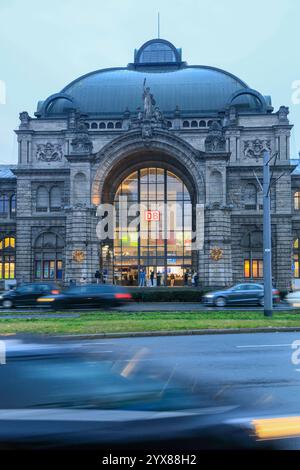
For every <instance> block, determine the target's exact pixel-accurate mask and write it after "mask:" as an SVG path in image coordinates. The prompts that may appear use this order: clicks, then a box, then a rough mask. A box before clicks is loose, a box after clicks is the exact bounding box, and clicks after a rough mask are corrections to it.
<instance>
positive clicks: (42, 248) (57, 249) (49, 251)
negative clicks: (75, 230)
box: [34, 232, 64, 280]
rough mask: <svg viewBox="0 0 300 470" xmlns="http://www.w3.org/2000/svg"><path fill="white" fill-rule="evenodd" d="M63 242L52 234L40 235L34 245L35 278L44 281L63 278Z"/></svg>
mask: <svg viewBox="0 0 300 470" xmlns="http://www.w3.org/2000/svg"><path fill="white" fill-rule="evenodd" d="M63 250H64V242H63V240H62V239H61V238H60V237H59V236H58V235H56V234H55V233H52V232H45V233H42V234H41V235H39V237H38V238H37V239H36V241H35V245H34V277H35V279H42V280H61V279H62V278H63Z"/></svg>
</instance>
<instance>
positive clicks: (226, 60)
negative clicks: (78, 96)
mask: <svg viewBox="0 0 300 470" xmlns="http://www.w3.org/2000/svg"><path fill="white" fill-rule="evenodd" d="M158 11H159V12H160V18H161V28H160V31H161V34H160V36H161V37H162V38H164V39H167V40H169V41H171V42H172V43H173V44H174V45H175V46H176V47H181V48H182V55H183V60H185V61H187V62H188V64H190V65H198V64H201V65H212V66H216V67H220V68H222V69H225V70H227V71H229V72H231V73H233V74H235V75H237V76H238V77H240V78H241V79H242V80H244V81H245V82H246V83H247V84H248V85H249V86H250V87H251V88H254V89H257V90H258V91H259V92H260V93H262V94H263V95H271V97H272V103H273V106H274V108H275V111H277V110H278V108H279V106H280V105H286V106H289V108H290V116H289V118H290V121H291V123H293V124H294V129H293V131H292V139H291V152H292V153H291V157H293V158H297V155H298V151H299V150H300V99H299V98H300V93H297V92H296V93H295V90H293V86H298V87H299V88H300V66H299V43H300V41H299V18H300V2H299V1H298V0H285V1H284V2H282V1H281V0H252V1H251V2H250V3H247V4H246V3H245V2H241V1H240V0H239V1H238V0H227V1H226V2H225V1H224V0H214V2H207V1H206V2H204V1H203V0H201V1H200V0H177V2H173V1H170V0H160V1H159V0H151V1H143V0H110V1H103V0H85V1H84V2H83V1H82V0H80V1H79V0H63V1H62V0H52V1H51V2H49V1H45V0H27V1H22V0H0V20H1V25H0V41H1V42H0V44H1V54H0V81H1V85H0V101H1V100H2V102H3V101H4V98H5V96H3V95H4V92H3V88H4V85H5V89H6V100H5V101H6V102H5V103H3V104H0V163H16V162H17V140H16V135H15V134H14V132H13V129H15V128H16V127H17V126H18V125H19V118H18V117H19V112H20V111H24V110H26V111H28V112H29V114H30V115H31V116H33V115H34V112H35V111H36V106H37V102H38V101H39V100H44V99H46V98H47V97H48V96H49V95H51V94H53V93H56V92H58V91H60V90H61V89H62V88H63V87H64V86H65V85H66V84H67V83H69V82H70V81H72V80H73V79H75V78H77V77H79V76H80V75H83V74H85V73H88V72H90V71H92V70H96V69H101V68H106V67H114V66H126V65H127V63H128V62H132V61H133V51H134V49H135V48H138V47H140V46H141V45H142V44H143V43H144V42H145V41H147V40H149V39H152V38H155V37H157V12H158ZM297 80H298V81H299V84H297ZM293 84H294V85H293ZM1 91H2V93H1ZM293 93H295V97H296V100H295V99H294V100H293V99H292V96H293ZM1 94H2V96H1ZM297 98H298V99H297ZM293 101H294V102H293ZM298 101H299V104H297V102H298Z"/></svg>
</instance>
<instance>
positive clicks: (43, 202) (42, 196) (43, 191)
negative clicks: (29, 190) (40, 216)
mask: <svg viewBox="0 0 300 470" xmlns="http://www.w3.org/2000/svg"><path fill="white" fill-rule="evenodd" d="M36 210H37V212H47V211H48V210H49V192H48V189H47V188H46V187H45V186H39V187H38V189H37V192H36Z"/></svg>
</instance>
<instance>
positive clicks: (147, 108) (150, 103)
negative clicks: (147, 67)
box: [143, 78, 155, 119]
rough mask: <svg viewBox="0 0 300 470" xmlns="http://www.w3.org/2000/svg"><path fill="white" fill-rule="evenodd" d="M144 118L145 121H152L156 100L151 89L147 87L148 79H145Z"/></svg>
mask: <svg viewBox="0 0 300 470" xmlns="http://www.w3.org/2000/svg"><path fill="white" fill-rule="evenodd" d="M143 100H144V117H145V119H151V118H152V116H153V107H154V106H155V99H154V98H153V95H152V93H150V88H149V87H146V78H145V79H144V93H143Z"/></svg>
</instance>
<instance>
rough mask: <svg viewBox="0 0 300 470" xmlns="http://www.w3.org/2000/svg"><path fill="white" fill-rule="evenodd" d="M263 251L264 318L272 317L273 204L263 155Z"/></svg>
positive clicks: (264, 154) (266, 152)
mask: <svg viewBox="0 0 300 470" xmlns="http://www.w3.org/2000/svg"><path fill="white" fill-rule="evenodd" d="M263 157H264V158H263V165H264V168H263V214H264V215H263V218H264V220H263V250H264V260H263V262H264V264H263V266H264V316H265V317H271V316H272V307H273V293H272V288H273V286H272V245H271V204H270V197H271V195H270V193H271V191H270V154H269V152H268V151H267V150H265V151H264V153H263Z"/></svg>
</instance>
